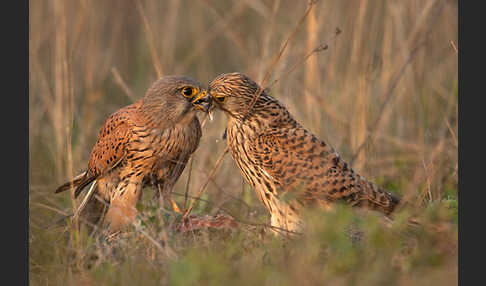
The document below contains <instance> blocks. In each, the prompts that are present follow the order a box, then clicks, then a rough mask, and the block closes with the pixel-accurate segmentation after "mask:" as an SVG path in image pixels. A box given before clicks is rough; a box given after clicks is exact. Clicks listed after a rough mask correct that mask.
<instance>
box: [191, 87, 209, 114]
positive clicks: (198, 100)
mask: <svg viewBox="0 0 486 286" xmlns="http://www.w3.org/2000/svg"><path fill="white" fill-rule="evenodd" d="M191 103H192V104H193V105H194V107H195V108H196V109H197V110H200V111H203V112H204V113H207V114H209V117H210V118H211V117H212V112H211V111H212V108H211V107H212V103H213V99H212V98H211V96H209V95H208V92H207V91H205V90H203V91H201V92H200V93H199V94H198V95H197V96H196V97H195V98H194V99H193V100H192V102H191Z"/></svg>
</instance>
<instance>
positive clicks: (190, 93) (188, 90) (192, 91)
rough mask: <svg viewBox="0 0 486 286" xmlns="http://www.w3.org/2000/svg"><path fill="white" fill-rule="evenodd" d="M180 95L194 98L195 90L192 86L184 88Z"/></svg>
mask: <svg viewBox="0 0 486 286" xmlns="http://www.w3.org/2000/svg"><path fill="white" fill-rule="evenodd" d="M181 93H182V95H183V96H184V97H188V98H191V97H194V95H196V93H197V88H194V87H192V86H186V87H184V88H182V90H181Z"/></svg>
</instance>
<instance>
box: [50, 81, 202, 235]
mask: <svg viewBox="0 0 486 286" xmlns="http://www.w3.org/2000/svg"><path fill="white" fill-rule="evenodd" d="M209 106H210V97H209V96H207V92H206V90H205V89H204V88H202V85H201V84H200V83H199V82H197V81H195V80H194V79H192V78H189V77H182V76H166V77H163V78H161V79H159V80H158V81H156V82H155V83H154V84H153V85H152V86H151V87H150V88H149V89H148V90H147V92H146V94H145V96H144V97H143V98H141V99H140V100H138V101H137V102H135V103H133V104H131V105H129V106H126V107H123V108H122V109H120V110H118V111H116V112H115V113H113V114H112V115H111V116H110V117H109V118H108V119H107V120H106V122H105V124H104V126H103V127H102V128H101V130H100V132H99V135H98V140H97V142H96V143H95V145H94V147H93V149H92V151H91V155H90V159H89V163H88V169H87V170H86V171H85V172H84V173H82V174H80V175H79V176H77V177H76V178H74V180H73V181H72V182H67V183H65V184H63V185H62V186H60V187H59V188H58V189H57V190H56V193H58V192H61V191H64V190H67V189H70V187H71V186H73V187H75V197H77V196H78V195H79V194H80V193H81V191H82V190H83V189H84V188H85V187H86V186H87V185H89V184H90V183H92V182H94V183H96V185H95V189H94V190H95V191H94V194H95V196H93V197H92V198H89V201H88V203H87V205H86V207H85V208H84V209H83V210H82V213H81V214H80V217H81V218H82V219H84V221H86V222H87V223H88V224H97V223H98V222H103V223H104V224H105V225H106V226H108V227H109V229H110V231H112V232H114V231H118V230H120V229H122V228H123V227H124V226H126V225H127V224H128V223H130V222H131V221H132V220H133V219H134V217H135V216H136V214H137V210H136V208H135V207H136V204H137V202H138V201H139V199H140V197H141V195H142V189H143V187H144V186H147V185H153V186H155V187H156V188H157V191H158V193H159V194H161V195H162V196H163V197H166V196H167V195H168V194H169V193H170V191H171V190H172V187H173V185H174V184H175V182H176V181H177V179H178V178H179V176H180V175H181V173H182V171H183V170H184V167H185V165H186V163H187V161H188V159H189V157H190V156H191V154H192V153H193V152H194V151H195V150H196V148H197V147H198V145H199V140H200V137H201V126H200V123H199V120H198V118H197V116H196V111H197V110H201V111H204V112H207V111H208V109H209Z"/></svg>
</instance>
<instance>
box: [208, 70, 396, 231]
mask: <svg viewBox="0 0 486 286" xmlns="http://www.w3.org/2000/svg"><path fill="white" fill-rule="evenodd" d="M208 91H209V93H210V95H211V97H212V98H213V106H214V107H217V108H219V109H221V110H222V111H223V112H224V113H226V115H227V118H228V125H227V132H226V134H227V139H226V141H227V145H228V149H229V151H230V154H231V156H232V157H233V159H234V161H235V162H236V164H237V165H238V167H239V169H240V170H241V173H242V175H243V177H244V178H245V179H246V181H247V183H248V184H250V185H251V187H253V188H254V190H255V191H256V193H257V195H258V197H259V199H260V200H261V201H262V202H263V203H264V205H265V207H266V209H267V210H268V211H269V212H270V214H271V224H272V226H274V227H276V228H273V230H274V231H275V230H276V231H277V232H278V231H279V230H287V231H291V232H301V231H302V227H303V226H304V223H303V222H302V219H301V217H300V214H301V211H302V209H303V208H305V207H307V206H311V205H318V206H321V207H324V208H331V207H332V204H333V203H334V202H337V201H342V202H344V203H345V204H349V205H351V206H353V207H367V208H370V209H374V210H378V211H380V212H382V213H384V214H385V215H387V216H388V215H390V214H391V213H392V212H393V210H394V209H395V207H396V206H397V204H398V203H399V199H398V198H397V197H396V196H395V195H393V194H392V193H390V192H388V191H386V190H384V189H382V188H380V187H378V186H376V185H375V184H374V183H372V182H370V181H368V180H366V179H365V178H364V177H362V176H360V175H359V174H358V173H356V172H355V171H354V170H353V169H352V168H351V167H350V166H349V165H348V164H347V163H346V162H344V160H343V159H342V158H341V157H340V156H339V154H338V153H337V152H336V151H335V150H334V149H333V148H332V147H331V146H330V145H328V144H326V143H325V142H323V141H322V140H320V139H319V138H318V137H316V136H315V135H314V134H312V133H311V132H309V131H308V130H306V129H305V128H304V127H303V126H302V125H301V124H299V123H298V122H297V121H296V120H295V119H294V118H293V116H292V115H291V114H290V113H289V111H288V110H287V109H286V108H285V107H284V106H283V105H282V104H281V103H280V102H279V101H278V100H276V99H275V98H273V97H272V96H270V95H269V94H268V91H267V90H263V91H262V90H261V89H260V87H259V86H258V85H257V83H255V82H254V81H253V80H252V79H250V78H249V77H248V76H246V75H244V74H241V73H228V74H222V75H220V76H218V77H216V78H215V79H214V80H213V81H212V82H211V83H210V85H209V89H208ZM258 93H260V94H259V96H258ZM255 100H256V101H255ZM251 104H254V105H253V107H252V108H251V110H250V111H249V112H248V110H249V106H250V105H251Z"/></svg>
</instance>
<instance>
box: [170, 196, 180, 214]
mask: <svg viewBox="0 0 486 286" xmlns="http://www.w3.org/2000/svg"><path fill="white" fill-rule="evenodd" d="M170 203H171V204H172V209H173V210H174V211H175V212H176V213H178V214H182V212H181V209H179V207H178V206H177V203H176V202H175V201H174V200H173V199H170Z"/></svg>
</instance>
